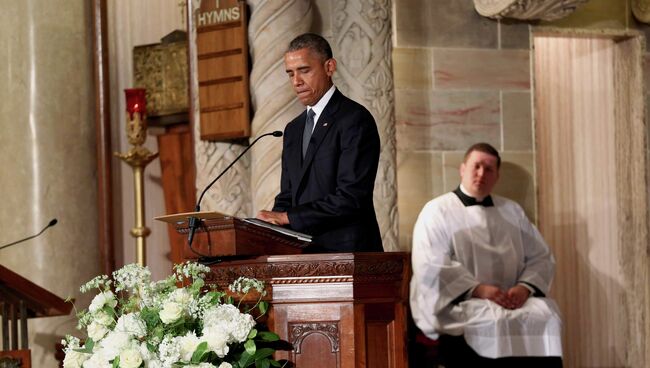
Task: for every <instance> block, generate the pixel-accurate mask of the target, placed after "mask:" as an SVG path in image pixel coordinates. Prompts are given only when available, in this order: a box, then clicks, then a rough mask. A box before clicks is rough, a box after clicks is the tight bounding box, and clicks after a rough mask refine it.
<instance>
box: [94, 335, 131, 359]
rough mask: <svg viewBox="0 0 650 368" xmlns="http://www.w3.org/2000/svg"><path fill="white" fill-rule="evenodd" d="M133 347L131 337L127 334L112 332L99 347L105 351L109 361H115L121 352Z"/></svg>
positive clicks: (104, 353)
mask: <svg viewBox="0 0 650 368" xmlns="http://www.w3.org/2000/svg"><path fill="white" fill-rule="evenodd" d="M130 346H131V336H130V335H129V334H127V333H125V332H120V331H111V332H109V333H108V335H106V337H104V339H103V340H102V341H101V342H100V343H99V347H100V348H101V349H102V350H103V355H105V356H106V357H107V358H108V360H113V359H115V357H116V356H118V355H119V354H120V352H121V351H122V350H124V349H126V348H128V347H130Z"/></svg>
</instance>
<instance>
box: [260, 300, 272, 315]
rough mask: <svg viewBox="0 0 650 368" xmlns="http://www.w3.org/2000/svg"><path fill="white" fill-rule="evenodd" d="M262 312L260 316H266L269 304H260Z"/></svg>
mask: <svg viewBox="0 0 650 368" xmlns="http://www.w3.org/2000/svg"><path fill="white" fill-rule="evenodd" d="M257 307H258V308H259V310H260V314H262V315H263V314H266V312H267V311H268V310H269V303H268V302H264V301H262V302H260V304H259V305H258V306H257Z"/></svg>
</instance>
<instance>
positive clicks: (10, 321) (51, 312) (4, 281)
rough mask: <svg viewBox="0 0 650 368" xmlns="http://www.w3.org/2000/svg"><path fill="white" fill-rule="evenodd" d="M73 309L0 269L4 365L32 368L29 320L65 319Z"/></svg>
mask: <svg viewBox="0 0 650 368" xmlns="http://www.w3.org/2000/svg"><path fill="white" fill-rule="evenodd" d="M71 309H72V304H71V303H66V302H65V300H63V299H61V298H59V297H58V296H56V295H54V294H52V293H50V292H49V291H47V290H45V289H43V288H42V287H40V286H38V285H36V284H34V283H32V282H30V281H29V280H27V279H25V278H24V277H22V276H20V275H18V274H17V273H15V272H12V271H11V270H9V269H7V268H6V267H3V266H1V265H0V312H1V313H2V350H0V365H2V364H7V366H10V367H13V366H17V367H23V368H29V367H30V366H31V355H30V350H29V347H28V335H27V319H28V318H35V317H53V316H64V315H67V314H69V313H70V310H71ZM19 331H20V332H19ZM19 341H20V346H19V345H18V342H19Z"/></svg>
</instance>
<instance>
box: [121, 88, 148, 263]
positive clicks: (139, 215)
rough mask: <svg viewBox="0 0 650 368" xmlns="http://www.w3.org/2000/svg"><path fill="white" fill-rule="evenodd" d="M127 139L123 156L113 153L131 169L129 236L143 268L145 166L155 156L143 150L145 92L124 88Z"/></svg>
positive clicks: (144, 148) (144, 250) (145, 236)
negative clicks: (132, 223) (132, 215)
mask: <svg viewBox="0 0 650 368" xmlns="http://www.w3.org/2000/svg"><path fill="white" fill-rule="evenodd" d="M125 93H126V100H127V102H126V111H127V116H126V136H127V138H128V140H129V143H130V144H131V145H132V147H131V148H130V149H129V151H128V152H126V153H120V152H115V156H117V157H119V158H121V159H122V161H124V162H126V163H127V164H129V166H131V168H132V169H133V184H134V188H133V191H134V195H135V227H134V228H132V229H131V235H132V236H133V237H134V238H135V249H136V261H137V263H138V264H139V265H141V266H146V263H147V254H146V248H145V245H146V238H147V236H149V234H151V230H150V229H149V228H148V227H146V226H145V223H144V182H143V175H144V169H145V167H146V166H147V165H148V164H149V163H150V162H151V161H152V160H153V159H155V158H156V157H158V153H157V152H156V153H153V152H151V151H149V149H147V148H146V147H143V146H142V144H144V142H145V140H146V138H147V115H146V111H145V97H144V96H145V91H144V89H141V88H133V89H126V90H125Z"/></svg>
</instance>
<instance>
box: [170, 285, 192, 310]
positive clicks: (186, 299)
mask: <svg viewBox="0 0 650 368" xmlns="http://www.w3.org/2000/svg"><path fill="white" fill-rule="evenodd" d="M168 300H171V301H172V302H175V303H178V304H180V305H183V306H186V305H188V304H190V301H192V295H191V294H190V293H188V292H187V290H186V289H185V288H182V289H176V290H174V291H173V292H172V293H171V294H170V296H169V299H168Z"/></svg>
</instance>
